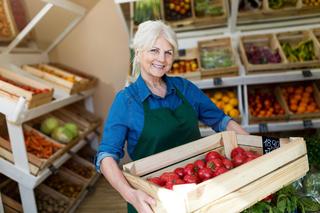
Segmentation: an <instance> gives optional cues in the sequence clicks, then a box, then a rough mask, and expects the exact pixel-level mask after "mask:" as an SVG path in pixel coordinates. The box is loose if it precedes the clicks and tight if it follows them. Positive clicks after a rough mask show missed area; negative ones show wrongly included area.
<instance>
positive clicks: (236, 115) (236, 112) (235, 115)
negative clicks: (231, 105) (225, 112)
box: [229, 109, 240, 118]
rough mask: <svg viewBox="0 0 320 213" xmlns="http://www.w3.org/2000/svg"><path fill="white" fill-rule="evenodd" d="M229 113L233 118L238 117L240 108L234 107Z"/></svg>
mask: <svg viewBox="0 0 320 213" xmlns="http://www.w3.org/2000/svg"><path fill="white" fill-rule="evenodd" d="M229 115H230V116H231V117H232V118H237V117H239V115H240V112H239V110H237V109H232V110H230V112H229Z"/></svg>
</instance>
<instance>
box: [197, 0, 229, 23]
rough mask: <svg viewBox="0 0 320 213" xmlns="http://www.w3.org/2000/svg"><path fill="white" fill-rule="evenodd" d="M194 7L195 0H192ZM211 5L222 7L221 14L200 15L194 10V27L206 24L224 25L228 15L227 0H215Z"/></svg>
mask: <svg viewBox="0 0 320 213" xmlns="http://www.w3.org/2000/svg"><path fill="white" fill-rule="evenodd" d="M193 4H194V9H195V8H196V1H193ZM211 6H218V7H221V9H222V14H221V15H215V16H206V15H204V16H200V15H197V13H196V11H195V12H194V25H195V26H196V27H201V26H206V27H209V26H210V27H213V26H221V25H226V24H227V21H228V17H229V1H228V0H215V2H213V3H212V5H211Z"/></svg>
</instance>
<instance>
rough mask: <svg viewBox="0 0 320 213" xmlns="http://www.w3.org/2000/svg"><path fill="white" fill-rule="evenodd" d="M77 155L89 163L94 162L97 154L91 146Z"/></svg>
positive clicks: (87, 146) (85, 147) (84, 148)
mask: <svg viewBox="0 0 320 213" xmlns="http://www.w3.org/2000/svg"><path fill="white" fill-rule="evenodd" d="M77 154H78V155H79V156H80V157H82V158H84V159H86V160H87V161H89V162H93V161H94V160H93V159H94V157H95V154H96V152H95V151H94V150H93V149H92V148H91V147H90V145H86V146H84V147H83V148H82V149H80V150H79V151H78V152H77Z"/></svg>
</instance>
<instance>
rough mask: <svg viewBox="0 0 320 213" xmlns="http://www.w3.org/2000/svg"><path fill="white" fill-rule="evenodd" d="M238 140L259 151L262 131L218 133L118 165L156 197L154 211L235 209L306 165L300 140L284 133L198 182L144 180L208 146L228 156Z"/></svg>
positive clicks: (304, 169) (290, 178) (294, 175)
mask: <svg viewBox="0 0 320 213" xmlns="http://www.w3.org/2000/svg"><path fill="white" fill-rule="evenodd" d="M222 143H223V144H224V146H223V145H221V144H222ZM237 146H244V147H247V146H249V147H250V149H255V150H258V151H259V150H261V148H262V137H260V136H252V135H236V134H235V133H234V132H222V133H218V134H215V135H212V136H209V137H206V138H202V139H200V140H197V141H194V142H191V143H188V144H185V145H182V146H179V147H176V148H173V149H170V150H167V151H164V152H161V153H158V154H155V155H152V156H150V157H146V158H143V159H140V160H137V161H134V162H131V163H128V164H126V165H124V166H123V174H124V175H125V177H126V179H127V180H128V182H129V183H130V184H131V185H132V186H133V187H135V188H138V189H140V190H143V191H145V192H147V193H148V194H149V195H150V196H152V197H154V198H155V199H156V202H157V203H156V205H155V207H154V209H153V210H154V212H179V213H180V212H181V213H182V212H239V211H241V210H243V209H245V208H247V207H249V206H251V205H253V204H254V203H256V202H258V201H259V200H261V199H263V198H264V197H266V196H268V195H269V194H271V193H274V192H275V191H277V190H279V189H281V188H282V187H283V186H284V185H287V184H289V183H291V182H293V181H294V180H297V179H299V178H301V177H302V176H304V175H305V174H306V172H307V171H308V170H309V165H308V158H307V155H306V154H307V150H306V144H305V141H304V140H303V138H289V139H280V148H278V149H277V150H274V151H272V152H270V153H267V154H264V155H263V156H261V157H259V158H257V159H255V160H253V161H250V162H248V163H246V164H244V165H241V166H239V167H237V168H234V169H232V170H230V171H228V172H226V173H224V174H222V175H219V176H218V177H215V178H213V179H210V180H207V181H204V182H202V183H200V184H198V185H195V184H183V185H177V186H174V188H173V190H168V189H166V188H162V187H161V188H160V187H158V186H156V185H154V184H153V183H151V182H148V181H147V180H146V178H148V177H153V176H159V175H160V174H162V173H163V172H166V171H173V170H174V169H175V168H177V167H180V166H183V165H186V164H187V163H190V162H194V161H195V160H196V159H203V158H204V156H205V154H206V152H208V151H211V150H221V152H224V153H225V154H226V157H227V158H230V153H231V150H232V149H233V148H235V147H237ZM177 153H179V154H177ZM181 161H183V162H181Z"/></svg>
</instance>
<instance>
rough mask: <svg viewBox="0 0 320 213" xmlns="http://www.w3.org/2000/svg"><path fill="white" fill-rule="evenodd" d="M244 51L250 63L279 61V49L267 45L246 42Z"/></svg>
mask: <svg viewBox="0 0 320 213" xmlns="http://www.w3.org/2000/svg"><path fill="white" fill-rule="evenodd" d="M245 51H246V55H247V58H248V61H249V62H250V63H251V64H275V63H281V56H280V54H279V50H278V49H276V50H272V49H271V48H270V47H268V46H256V45H255V44H246V45H245Z"/></svg>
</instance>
